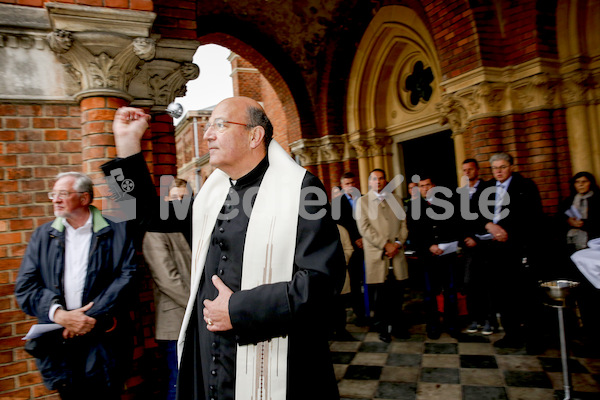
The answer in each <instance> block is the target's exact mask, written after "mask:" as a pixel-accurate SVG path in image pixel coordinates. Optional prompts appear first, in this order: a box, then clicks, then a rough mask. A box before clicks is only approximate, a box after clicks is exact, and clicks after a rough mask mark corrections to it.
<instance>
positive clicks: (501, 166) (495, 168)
mask: <svg viewBox="0 0 600 400" xmlns="http://www.w3.org/2000/svg"><path fill="white" fill-rule="evenodd" d="M508 167H509V165H499V166H497V167H492V171H504V170H505V169H506V168H508Z"/></svg>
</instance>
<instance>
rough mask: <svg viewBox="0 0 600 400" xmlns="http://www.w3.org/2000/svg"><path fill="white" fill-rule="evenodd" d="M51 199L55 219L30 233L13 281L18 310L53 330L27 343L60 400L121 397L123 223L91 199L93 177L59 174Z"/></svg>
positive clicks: (128, 353)
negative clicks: (94, 203) (103, 212)
mask: <svg viewBox="0 0 600 400" xmlns="http://www.w3.org/2000/svg"><path fill="white" fill-rule="evenodd" d="M48 198H49V199H50V200H52V205H53V207H54V215H55V216H56V219H55V220H54V221H52V222H48V223H47V224H44V225H42V226H41V227H39V228H38V229H36V231H35V232H34V233H33V235H32V237H31V240H30V241H29V245H28V246H27V251H26V253H25V256H24V257H23V262H22V264H21V268H20V270H19V275H18V277H17V281H16V285H15V296H16V299H17V302H18V303H19V306H20V307H21V308H22V309H23V311H24V312H25V313H27V314H29V315H31V316H34V317H37V319H38V323H39V324H48V326H51V325H50V324H52V323H55V324H57V325H56V326H55V327H56V328H57V329H55V330H53V331H51V332H48V333H45V334H43V335H42V336H39V337H37V338H33V339H31V340H29V341H28V342H27V344H26V345H25V349H26V350H27V351H28V352H29V353H30V354H31V355H33V356H34V357H35V358H36V364H37V367H38V369H39V371H40V372H41V374H42V377H43V379H44V383H45V384H46V386H47V387H48V388H49V389H56V390H58V392H59V394H60V396H61V398H62V399H82V398H86V399H98V400H99V399H114V400H117V399H120V393H121V390H122V388H123V382H124V380H125V378H126V377H127V375H126V373H127V370H128V365H129V363H130V361H131V359H132V350H133V347H132V340H133V336H132V334H131V333H132V332H131V321H130V318H129V308H128V302H129V301H128V300H129V299H128V296H129V294H130V292H131V289H132V280H133V277H134V273H135V270H136V262H135V250H134V247H133V243H132V240H131V239H130V238H129V236H128V235H127V233H126V227H125V223H114V222H112V221H110V220H108V219H105V218H104V217H103V216H102V214H101V213H100V211H99V210H98V209H97V208H95V207H94V206H92V205H91V203H92V200H93V198H94V191H93V184H92V181H91V179H90V178H89V177H88V176H86V175H84V174H81V173H78V172H66V173H62V174H59V175H58V176H57V178H56V183H55V184H54V187H53V189H52V191H51V192H50V193H48Z"/></svg>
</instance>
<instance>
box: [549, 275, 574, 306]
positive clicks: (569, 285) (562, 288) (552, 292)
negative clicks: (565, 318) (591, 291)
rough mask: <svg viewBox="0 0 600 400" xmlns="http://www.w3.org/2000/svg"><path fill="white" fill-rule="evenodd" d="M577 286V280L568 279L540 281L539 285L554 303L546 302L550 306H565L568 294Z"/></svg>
mask: <svg viewBox="0 0 600 400" xmlns="http://www.w3.org/2000/svg"><path fill="white" fill-rule="evenodd" d="M577 286H579V282H575V281H568V280H556V281H548V282H542V283H540V287H541V288H542V289H544V292H546V294H547V295H548V297H549V298H550V299H551V300H553V301H554V303H546V304H548V305H549V306H551V307H565V302H566V300H567V297H568V296H569V294H570V293H571V292H572V291H573V289H575V288H576V287H577Z"/></svg>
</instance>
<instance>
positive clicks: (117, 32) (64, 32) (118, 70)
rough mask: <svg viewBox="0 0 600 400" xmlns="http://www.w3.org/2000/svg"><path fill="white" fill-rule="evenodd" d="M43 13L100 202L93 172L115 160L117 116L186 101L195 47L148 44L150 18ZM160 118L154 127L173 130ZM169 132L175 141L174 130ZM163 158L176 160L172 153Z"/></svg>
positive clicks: (59, 6) (99, 12)
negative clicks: (180, 98)
mask: <svg viewBox="0 0 600 400" xmlns="http://www.w3.org/2000/svg"><path fill="white" fill-rule="evenodd" d="M46 8H47V10H48V13H49V17H50V22H51V25H52V28H53V29H54V30H53V31H52V32H51V33H50V34H48V37H47V40H48V44H49V46H50V48H51V49H52V51H53V52H54V53H55V54H56V56H57V57H58V59H59V60H60V61H61V62H62V63H63V64H64V66H65V70H66V74H65V75H66V77H65V79H67V80H68V79H70V80H71V81H72V82H74V83H75V85H74V86H75V87H77V88H78V91H77V92H76V93H75V94H74V98H75V100H76V101H78V102H80V105H81V113H82V125H83V126H82V148H83V159H82V162H83V170H84V172H86V173H88V174H90V175H91V176H92V177H93V178H95V181H96V182H97V183H100V185H97V186H98V190H99V192H100V193H99V194H100V196H99V197H101V196H103V195H105V194H106V191H107V188H106V186H103V185H102V182H103V179H102V174H101V173H100V169H99V166H100V165H101V164H102V163H104V162H106V161H108V160H110V159H111V158H112V157H113V156H114V155H115V150H114V140H113V136H112V120H113V117H114V113H115V111H116V110H117V108H119V107H121V106H126V105H132V106H136V107H142V108H143V109H145V110H146V112H153V113H163V112H164V110H165V109H166V107H167V105H168V104H169V103H170V102H171V101H173V99H174V98H175V96H177V95H183V94H184V93H185V83H186V82H187V81H188V80H190V79H195V78H196V77H197V76H198V73H199V69H198V67H197V66H195V65H194V64H191V63H190V62H189V61H191V59H192V56H193V53H194V51H195V49H196V48H197V47H198V43H197V42H195V41H179V40H158V37H157V36H156V37H151V35H150V30H151V27H152V24H153V22H154V19H155V18H156V14H154V13H152V12H145V11H131V10H119V9H106V8H98V7H87V6H80V5H73V4H64V3H48V4H46ZM189 42H193V43H189ZM166 118H168V121H167V120H164V118H159V119H160V120H161V121H159V122H156V121H153V124H160V123H171V122H172V120H171V119H170V117H166ZM156 130H157V131H159V132H164V131H165V129H161V127H157V129H156ZM167 131H168V132H169V133H170V134H171V135H172V134H173V129H172V128H171V129H170V130H169V129H167ZM151 146H152V144H151V143H144V144H143V147H144V148H146V149H147V148H148V147H150V148H151ZM169 150H171V151H172V152H173V156H174V151H175V150H174V146H170V147H169ZM163 158H164V157H163ZM170 161H174V157H173V160H170ZM150 169H151V170H152V166H151V168H150Z"/></svg>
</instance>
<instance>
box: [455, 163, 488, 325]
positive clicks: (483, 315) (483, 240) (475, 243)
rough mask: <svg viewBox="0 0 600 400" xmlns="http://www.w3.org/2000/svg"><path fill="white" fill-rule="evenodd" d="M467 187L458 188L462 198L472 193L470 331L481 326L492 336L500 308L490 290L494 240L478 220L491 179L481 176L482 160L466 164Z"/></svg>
mask: <svg viewBox="0 0 600 400" xmlns="http://www.w3.org/2000/svg"><path fill="white" fill-rule="evenodd" d="M462 170H463V179H462V182H463V186H462V187H461V188H460V189H459V190H458V191H457V192H459V194H460V196H463V197H462V201H464V200H466V199H467V197H466V196H468V202H465V203H466V204H468V205H469V214H467V213H465V215H463V214H461V218H460V221H461V223H462V229H463V231H464V236H465V238H464V240H463V243H462V244H463V250H464V257H463V259H464V281H463V284H464V292H463V293H465V294H466V295H467V310H468V313H469V318H470V321H471V322H470V324H469V325H468V326H467V329H466V331H467V333H476V332H478V331H479V330H480V328H481V333H482V334H483V335H491V334H492V333H494V332H495V331H497V329H498V320H497V318H496V310H495V308H494V305H493V303H492V296H491V292H490V285H491V274H490V268H489V265H488V263H487V257H486V254H487V252H488V250H489V248H488V246H489V244H490V243H491V239H492V237H491V235H489V234H487V232H485V231H483V232H482V231H481V228H480V226H479V224H478V219H479V218H481V216H480V210H479V199H480V197H481V194H482V192H483V191H484V189H486V188H487V185H488V182H486V181H484V180H483V179H481V178H480V177H479V163H478V162H477V160H475V159H474V158H467V159H466V160H464V161H463V163H462Z"/></svg>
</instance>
